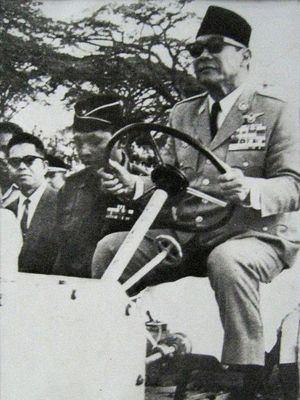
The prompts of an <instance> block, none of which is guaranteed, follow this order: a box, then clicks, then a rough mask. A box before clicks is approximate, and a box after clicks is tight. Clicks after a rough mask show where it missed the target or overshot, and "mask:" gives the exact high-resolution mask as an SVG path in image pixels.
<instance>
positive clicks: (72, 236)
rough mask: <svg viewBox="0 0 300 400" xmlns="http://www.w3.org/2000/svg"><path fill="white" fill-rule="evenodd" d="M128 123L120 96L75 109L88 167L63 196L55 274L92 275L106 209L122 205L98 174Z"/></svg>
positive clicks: (98, 99) (99, 98) (79, 144)
mask: <svg viewBox="0 0 300 400" xmlns="http://www.w3.org/2000/svg"><path fill="white" fill-rule="evenodd" d="M122 124H123V108H122V102H121V100H120V99H119V98H118V97H116V96H115V95H113V96H111V95H93V96H90V97H88V98H87V99H84V100H80V101H78V102H77V103H76V105H75V115H74V123H73V131H74V140H75V144H76V147H77V151H78V154H79V158H80V160H81V161H82V163H83V164H84V165H85V168H84V169H82V170H80V171H79V172H77V173H74V174H71V175H70V176H69V177H68V178H67V179H66V183H65V185H64V186H63V187H62V188H61V190H60V191H59V193H58V217H57V225H58V227H57V229H58V231H57V235H58V238H59V243H60V248H59V254H58V257H57V259H56V262H55V265H54V268H53V271H52V272H53V274H57V275H67V276H77V277H84V278H89V277H91V260H92V256H93V253H94V250H95V248H96V245H97V242H98V241H99V240H100V238H101V236H102V233H101V232H102V230H103V226H104V221H105V215H106V209H107V207H108V206H113V205H115V203H116V198H115V197H114V196H113V195H112V194H110V193H107V192H106V193H104V192H103V190H102V186H101V179H100V177H99V175H98V171H99V170H100V169H101V168H103V167H104V151H105V148H106V145H107V143H108V141H109V139H110V138H111V136H112V134H113V133H114V132H115V131H116V130H117V129H119V128H120V127H121V126H122Z"/></svg>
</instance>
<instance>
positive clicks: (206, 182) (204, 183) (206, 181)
mask: <svg viewBox="0 0 300 400" xmlns="http://www.w3.org/2000/svg"><path fill="white" fill-rule="evenodd" d="M202 184H203V185H204V186H207V185H209V179H207V178H205V179H203V181H202Z"/></svg>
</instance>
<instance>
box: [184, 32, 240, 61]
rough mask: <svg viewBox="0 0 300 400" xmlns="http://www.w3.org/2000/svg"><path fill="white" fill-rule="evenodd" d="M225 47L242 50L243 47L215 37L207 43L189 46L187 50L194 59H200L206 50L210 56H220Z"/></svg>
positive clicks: (196, 43)
mask: <svg viewBox="0 0 300 400" xmlns="http://www.w3.org/2000/svg"><path fill="white" fill-rule="evenodd" d="M225 46H234V47H237V48H239V49H242V48H243V46H238V45H235V44H233V43H231V42H229V41H226V39H225V38H223V37H213V38H210V39H208V40H207V41H206V42H195V43H191V44H188V45H187V47H186V48H187V50H188V51H189V52H190V55H191V56H192V57H194V58H198V57H200V56H201V54H202V53H203V52H204V50H205V49H206V50H207V51H208V52H209V53H210V54H218V53H221V51H222V50H223V49H224V47H225Z"/></svg>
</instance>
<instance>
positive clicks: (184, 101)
mask: <svg viewBox="0 0 300 400" xmlns="http://www.w3.org/2000/svg"><path fill="white" fill-rule="evenodd" d="M207 94H208V92H203V93H200V94H196V95H195V96H191V97H187V98H186V99H183V100H181V101H178V103H176V104H175V105H177V104H182V103H186V102H188V101H192V100H196V99H200V98H202V97H205V96H207Z"/></svg>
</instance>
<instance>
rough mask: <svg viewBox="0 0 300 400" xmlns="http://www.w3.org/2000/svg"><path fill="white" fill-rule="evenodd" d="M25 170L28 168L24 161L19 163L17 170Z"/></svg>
mask: <svg viewBox="0 0 300 400" xmlns="http://www.w3.org/2000/svg"><path fill="white" fill-rule="evenodd" d="M25 168H28V166H27V165H26V164H25V162H24V161H21V162H20V164H19V167H18V169H25Z"/></svg>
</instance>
